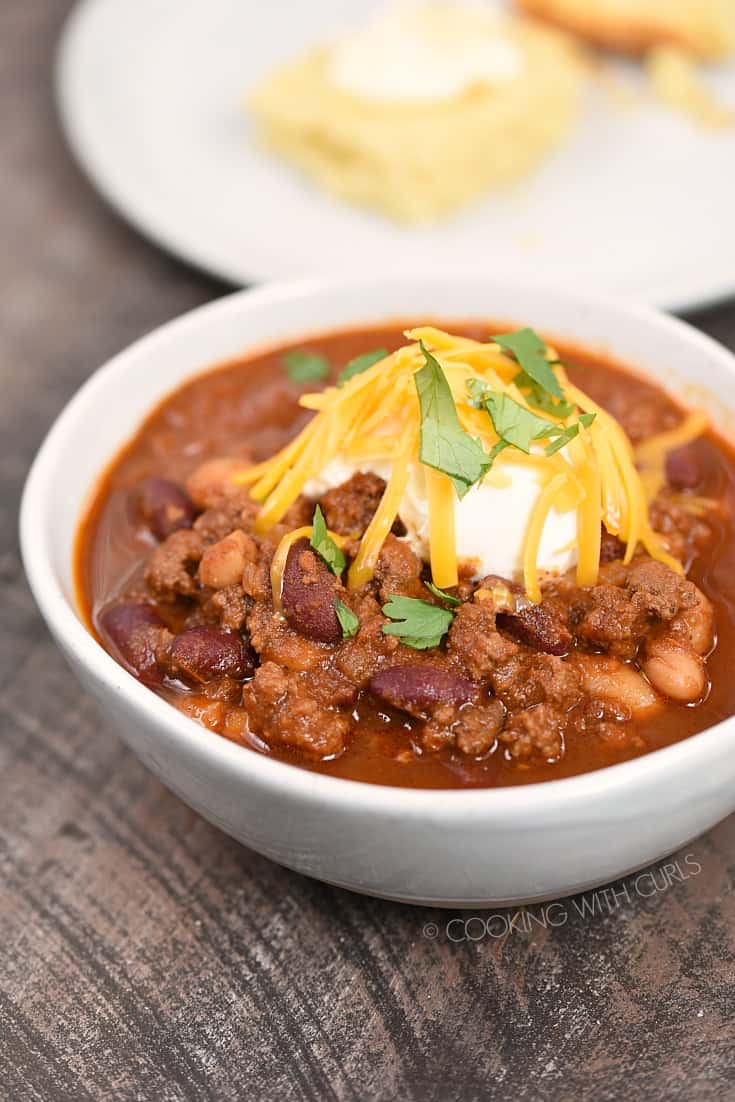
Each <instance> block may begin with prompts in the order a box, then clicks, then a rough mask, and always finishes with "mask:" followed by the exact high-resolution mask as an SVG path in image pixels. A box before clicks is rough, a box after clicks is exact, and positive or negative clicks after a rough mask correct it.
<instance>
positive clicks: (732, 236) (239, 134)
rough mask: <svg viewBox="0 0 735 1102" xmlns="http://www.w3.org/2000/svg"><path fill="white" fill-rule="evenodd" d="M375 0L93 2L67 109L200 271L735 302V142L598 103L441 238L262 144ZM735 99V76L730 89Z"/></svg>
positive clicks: (157, 235)
mask: <svg viewBox="0 0 735 1102" xmlns="http://www.w3.org/2000/svg"><path fill="white" fill-rule="evenodd" d="M375 6H376V3H375V0H309V3H305V2H298V3H297V2H295V0H269V2H268V3H263V2H262V0H186V2H184V3H182V0H85V2H83V3H82V4H80V5H79V7H78V8H77V9H76V10H75V12H74V14H73V16H72V18H71V20H70V22H69V24H68V27H67V30H66V33H65V35H64V38H63V41H62V45H61V50H60V56H59V67H58V97H59V103H60V110H61V115H62V119H63V122H64V126H65V128H66V132H67V134H68V136H69V140H70V142H71V144H72V146H73V147H74V149H75V151H76V153H77V156H78V157H79V160H80V161H81V163H82V165H83V166H84V167H85V169H86V171H87V172H88V174H89V175H90V176H91V178H92V179H93V180H94V182H95V183H96V185H97V186H98V188H99V189H100V191H101V192H102V193H103V194H104V195H106V196H107V198H108V199H109V200H110V202H111V203H113V204H114V206H116V207H117V208H118V209H119V210H120V211H122V212H123V213H124V214H125V215H126V216H127V217H128V218H129V219H130V221H131V222H133V223H134V224H135V225H136V226H138V227H139V228H140V229H142V230H143V231H144V232H145V233H147V234H148V235H149V236H150V237H152V238H153V239H154V240H155V241H157V242H158V243H159V244H161V245H163V246H164V247H166V248H168V249H170V250H171V251H172V252H174V253H176V254H177V255H178V256H180V257H182V258H183V259H185V260H187V261H190V262H192V263H194V264H196V265H198V266H199V267H201V268H204V269H206V270H208V271H209V272H211V273H213V274H215V275H217V276H220V277H222V278H224V279H226V280H229V281H231V282H233V283H246V282H250V281H251V280H263V279H275V278H281V277H286V276H294V275H302V274H323V273H327V272H345V271H347V272H350V273H352V274H353V275H354V274H358V273H364V272H365V271H367V270H372V271H376V270H382V271H385V270H389V269H394V268H395V267H396V265H400V266H404V265H405V266H406V267H407V268H413V269H418V270H425V271H427V272H430V271H436V270H437V269H438V268H439V266H440V265H441V266H443V265H449V266H451V267H452V268H453V269H455V270H456V269H457V268H461V267H469V268H474V269H478V268H479V269H480V270H481V271H485V272H486V273H488V274H490V273H507V274H508V275H509V276H511V277H512V276H523V275H524V274H532V275H534V276H539V277H543V278H545V279H549V280H553V281H555V282H558V283H560V284H564V285H569V286H577V287H585V288H589V289H601V290H606V291H615V292H617V293H621V294H626V295H629V296H633V297H636V298H638V299H643V300H647V301H649V302H652V303H655V304H658V305H661V306H665V307H668V308H670V309H687V308H692V307H694V306H699V305H702V304H704V303H705V302H708V301H712V300H713V299H717V298H721V297H724V296H726V295H729V294H732V293H734V292H735V199H734V196H735V130H728V131H720V132H715V133H712V132H706V131H704V130H701V129H698V128H697V127H695V126H693V125H692V124H691V123H689V122H688V121H687V120H686V119H683V118H680V117H677V116H675V115H672V114H670V113H668V112H666V111H665V110H663V109H659V108H657V107H656V106H654V105H653V104H652V103H651V102H650V100H649V101H645V100H644V101H643V102H642V105H641V106H638V107H636V108H635V109H632V110H624V109H621V108H620V106H615V104H614V103H613V102H612V100H611V99H610V98H609V97H608V96H606V95H605V94H604V93H603V92H602V91H601V90H600V89H598V90H596V91H594V92H593V93H592V95H591V98H590V103H589V104H588V107H587V109H586V112H585V115H584V118H583V120H582V123H581V125H580V126H579V128H578V129H577V131H576V132H575V134H574V136H573V137H572V139H571V141H570V142H569V144H568V145H567V146H566V147H565V149H564V150H562V151H561V152H560V153H558V154H557V155H556V156H555V157H553V158H552V159H551V160H550V161H548V162H547V163H546V164H545V166H544V167H543V168H542V170H541V171H540V172H538V173H537V174H536V175H534V176H533V177H531V178H529V179H528V180H527V181H524V182H522V183H521V185H520V186H518V187H517V188H516V189H515V190H514V191H513V192H512V193H509V194H507V195H503V196H500V197H498V196H493V197H490V198H488V199H487V200H485V201H483V202H481V203H480V204H478V205H475V206H473V207H471V208H469V209H468V210H467V211H466V212H464V213H462V214H461V215H459V216H457V217H455V218H453V219H452V220H451V221H449V222H446V223H445V224H443V225H441V226H438V227H436V228H430V229H413V228H410V229H409V228H402V227H398V226H395V225H393V224H392V223H391V222H388V221H386V220H384V219H382V218H381V217H379V216H377V215H372V214H370V213H365V212H362V211H360V210H357V209H354V208H352V207H350V206H347V205H344V204H342V203H340V202H338V201H336V200H333V199H331V198H329V197H328V196H324V195H322V194H321V193H320V192H318V191H317V190H315V189H313V188H312V187H311V186H310V185H309V184H308V183H306V182H305V181H304V180H303V179H302V178H301V177H300V176H298V175H296V174H295V173H293V172H292V171H291V170H290V169H289V168H287V167H286V166H284V165H283V164H281V163H280V162H279V161H278V160H274V159H271V157H270V156H267V155H265V154H264V153H262V152H261V151H260V150H259V149H258V147H257V146H256V144H255V142H254V139H253V132H252V128H251V125H250V122H249V120H248V118H247V115H246V113H245V111H244V110H243V107H242V103H243V100H244V98H245V96H246V94H247V92H248V90H249V89H250V88H251V87H252V86H253V85H254V83H255V82H256V81H257V80H258V79H259V78H260V77H261V76H262V75H263V74H264V73H266V72H267V71H268V70H269V69H270V68H272V66H274V65H275V64H276V63H278V62H279V61H281V60H283V59H285V58H288V57H290V56H291V55H293V54H294V53H296V52H297V51H299V50H301V49H303V48H304V47H305V46H306V45H307V44H309V43H312V42H315V41H318V40H320V39H321V38H323V37H324V36H325V35H329V34H331V33H333V32H334V31H335V30H339V29H341V28H343V27H345V26H346V25H350V24H354V23H355V22H359V21H360V20H361V19H364V17H365V14H366V12H367V11H368V10H369V9H370V8H372V7H375ZM717 85H718V90H719V91H720V92H722V93H723V94H725V95H727V96H729V97H730V98H731V100H732V101H733V102H735V70H733V69H730V70H728V71H723V72H721V73H719V74H718V76H717Z"/></svg>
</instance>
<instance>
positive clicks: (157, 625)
mask: <svg viewBox="0 0 735 1102" xmlns="http://www.w3.org/2000/svg"><path fill="white" fill-rule="evenodd" d="M100 627H101V629H102V632H103V634H104V635H105V636H107V638H108V639H109V640H110V642H111V643H112V644H113V645H114V647H115V648H116V650H117V651H118V652H119V654H120V657H121V658H122V659H123V661H124V663H125V665H126V666H127V667H128V668H129V669H130V670H132V672H133V673H135V674H137V676H138V677H139V678H140V679H141V681H145V682H151V681H157V680H158V679H159V677H160V671H159V669H158V663H157V661H156V650H157V648H158V647H159V646H161V645H162V644H165V643H166V642H167V641H168V640H169V639H170V638H171V633H170V632H169V630H168V628H167V627H166V625H165V624H164V622H163V620H162V619H161V617H160V616H159V615H158V613H157V612H156V610H155V609H154V608H152V607H151V605H145V604H139V603H136V602H134V601H127V602H125V603H124V604H120V605H114V606H113V607H112V608H109V609H107V610H106V611H105V612H104V613H103V614H102V616H101V617H100Z"/></svg>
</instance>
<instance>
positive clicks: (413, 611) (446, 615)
mask: <svg viewBox="0 0 735 1102" xmlns="http://www.w3.org/2000/svg"><path fill="white" fill-rule="evenodd" d="M383 612H384V614H385V615H386V616H387V617H388V618H389V620H392V621H393V623H390V624H383V632H384V634H385V635H395V636H396V637H397V638H398V639H400V641H401V642H402V643H403V644H404V646H406V647H413V649H414V650H428V648H429V647H438V646H439V644H440V643H441V641H442V639H443V638H444V636H445V635H446V633H447V632H448V631H449V628H450V627H451V625H452V620H453V619H454V613H453V612H450V611H449V609H447V608H440V607H439V605H431V604H429V602H428V601H420V600H418V598H416V597H400V596H398V595H395V594H394V595H393V596H392V597H391V598H390V600H389V601H388V602H387V604H384V605H383Z"/></svg>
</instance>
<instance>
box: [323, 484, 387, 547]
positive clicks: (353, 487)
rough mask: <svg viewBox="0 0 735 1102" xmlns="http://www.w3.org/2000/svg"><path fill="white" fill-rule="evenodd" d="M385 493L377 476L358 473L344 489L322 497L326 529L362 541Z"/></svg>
mask: <svg viewBox="0 0 735 1102" xmlns="http://www.w3.org/2000/svg"><path fill="white" fill-rule="evenodd" d="M384 491H385V482H384V481H383V479H382V478H379V477H378V475H376V474H370V473H366V472H363V471H358V472H357V473H356V474H353V476H352V478H350V479H348V480H347V482H343V483H342V485H341V486H335V487H334V489H332V490H329V491H328V492H327V493H326V494H324V496H323V497H322V499H321V501H320V502H319V504H320V505H321V508H322V512H323V513H324V519H325V520H326V522H327V528H329V529H330V531H332V532H338V533H340V534H341V535H343V536H352V537H353V538H359V537H360V536H362V534H363V533H364V531H365V529H366V528H367V526H368V524H369V523H370V521H371V520H372V519H373V515H374V514H375V510H376V509H377V508H378V505H380V499H381V497H382V496H383V493H384Z"/></svg>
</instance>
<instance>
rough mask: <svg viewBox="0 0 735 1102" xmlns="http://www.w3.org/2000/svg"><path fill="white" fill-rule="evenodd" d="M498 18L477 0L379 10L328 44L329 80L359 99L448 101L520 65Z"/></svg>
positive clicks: (511, 74) (503, 78)
mask: <svg viewBox="0 0 735 1102" xmlns="http://www.w3.org/2000/svg"><path fill="white" fill-rule="evenodd" d="M522 67H523V66H522V57H521V52H520V50H519V48H518V46H517V45H516V44H515V43H514V42H513V41H512V39H511V37H510V36H509V35H508V33H507V20H504V19H503V17H502V16H501V15H499V14H498V12H496V11H495V10H494V9H493V8H492V7H488V6H486V5H481V4H467V3H458V4H440V5H431V4H425V3H424V4H410V5H397V6H395V5H394V6H391V7H388V8H384V9H382V10H381V11H379V12H378V13H377V15H376V16H375V17H374V18H373V19H372V20H371V21H370V22H369V23H367V24H366V25H365V26H364V27H363V28H361V29H359V30H357V31H355V32H353V33H352V34H350V35H348V36H347V37H346V38H344V39H342V40H341V41H340V42H338V43H337V45H336V46H335V47H334V48H333V50H332V54H331V58H330V62H329V70H328V71H329V78H330V80H331V81H332V83H333V84H335V85H336V86H337V87H338V88H340V89H341V90H342V91H343V92H347V93H349V94H351V95H354V96H357V97H359V98H361V99H369V100H376V101H383V102H384V101H392V102H405V103H425V102H432V101H437V100H439V101H440V100H448V99H452V98H454V97H455V96H458V95H460V94H461V93H463V92H465V91H467V89H469V88H472V87H473V86H474V85H477V84H502V83H506V82H507V81H510V80H514V79H515V78H517V77H518V75H519V73H520V71H521V69H522Z"/></svg>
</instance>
